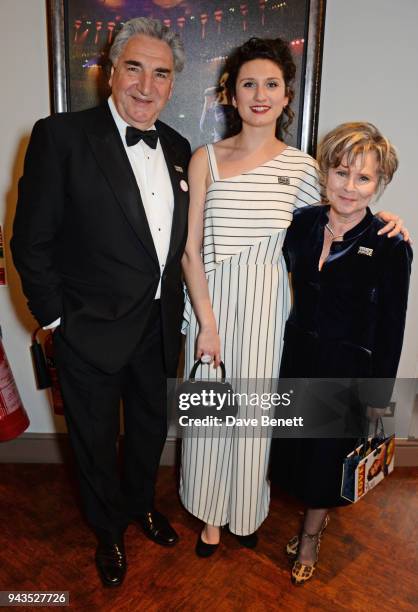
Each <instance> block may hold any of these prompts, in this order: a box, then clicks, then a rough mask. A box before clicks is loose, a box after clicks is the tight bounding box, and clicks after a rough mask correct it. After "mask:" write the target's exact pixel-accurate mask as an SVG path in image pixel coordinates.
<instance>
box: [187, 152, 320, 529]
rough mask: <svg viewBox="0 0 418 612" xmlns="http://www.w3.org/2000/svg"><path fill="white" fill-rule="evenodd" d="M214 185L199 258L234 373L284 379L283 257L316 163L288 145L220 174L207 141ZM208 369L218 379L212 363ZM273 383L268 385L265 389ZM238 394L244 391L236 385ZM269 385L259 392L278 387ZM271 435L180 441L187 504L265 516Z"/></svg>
mask: <svg viewBox="0 0 418 612" xmlns="http://www.w3.org/2000/svg"><path fill="white" fill-rule="evenodd" d="M207 153H208V160H209V166H210V172H211V178H212V184H211V185H210V187H209V188H208V191H207V195H206V202H205V213H204V238H203V250H202V256H203V261H204V265H205V271H206V275H207V279H208V286H209V294H210V296H211V300H212V306H213V311H214V314H215V317H216V320H217V324H218V330H219V335H220V338H221V343H222V348H221V355H222V359H223V361H224V363H225V367H226V371H227V375H228V378H231V379H233V380H234V383H235V386H237V385H238V387H239V381H241V380H242V384H243V385H244V384H245V382H244V381H246V380H247V379H253V380H254V379H260V380H266V381H268V380H270V379H272V380H277V376H278V371H279V364H280V357H281V352H282V338H283V329H284V324H285V322H286V319H287V316H288V313H289V309H290V293H289V287H288V281H287V271H286V266H285V263H284V259H283V255H282V244H283V240H284V237H285V232H286V228H287V227H288V226H289V225H290V223H291V221H292V217H293V211H294V209H295V207H300V206H305V205H306V204H315V203H317V202H318V201H319V199H320V195H319V185H318V178H317V172H316V163H315V161H314V160H313V159H312V158H311V157H310V156H309V155H307V154H305V153H302V152H301V151H299V150H297V149H294V148H293V147H287V148H286V149H285V150H284V151H283V152H282V153H281V154H280V155H278V156H277V157H275V158H274V159H272V160H270V161H269V162H267V163H265V164H263V165H261V166H259V167H258V168H256V169H254V170H253V171H251V172H246V173H244V174H241V175H239V176H234V177H231V178H227V179H220V178H219V173H218V169H217V165H216V158H215V154H214V150H213V147H212V145H208V146H207ZM185 319H186V321H187V322H188V326H187V339H186V361H185V374H186V376H187V375H188V373H189V372H190V369H191V367H192V365H193V363H194V351H195V341H196V337H197V334H198V331H199V327H198V323H197V320H196V317H195V315H194V313H193V311H192V308H191V305H190V301H189V300H188V299H187V303H186V308H185ZM207 375H208V376H210V377H214V376H216V375H217V374H216V372H215V371H214V370H213V369H212V368H207ZM266 387H269V388H266ZM235 390H236V391H240V389H239V388H238V389H237V388H236V389H235ZM271 390H272V389H271V385H269V384H268V382H266V383H263V389H260V391H261V392H268V391H271ZM270 442H271V440H270V439H269V438H267V437H264V438H259V437H254V436H252V435H251V433H249V434H248V436H247V437H245V436H243V435H242V433H241V435H240V436H238V435H237V432H236V431H234V430H231V429H230V430H229V435H225V431H218V432H216V431H215V434H214V435H209V432H208V435H207V436H206V438H202V437H199V438H197V437H196V438H193V437H186V438H184V439H183V450H182V469H181V483H180V496H181V499H182V501H183V503H184V505H185V507H186V508H187V509H188V510H189V511H190V512H191V513H192V514H194V515H195V516H197V517H198V518H200V519H201V520H202V521H204V522H206V523H209V524H211V525H224V524H226V523H229V526H230V529H231V531H233V532H234V533H237V534H238V535H246V534H249V533H252V532H253V531H255V530H256V529H257V528H258V527H259V525H260V524H261V523H262V522H263V521H264V519H265V518H266V516H267V513H268V508H269V500H270V490H269V485H268V482H267V478H266V474H267V467H268V457H269V452H270Z"/></svg>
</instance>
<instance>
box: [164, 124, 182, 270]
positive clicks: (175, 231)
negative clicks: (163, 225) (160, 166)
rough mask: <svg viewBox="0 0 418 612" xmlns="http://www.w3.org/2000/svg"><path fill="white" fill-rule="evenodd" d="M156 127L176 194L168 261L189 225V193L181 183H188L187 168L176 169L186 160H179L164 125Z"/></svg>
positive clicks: (174, 194)
mask: <svg viewBox="0 0 418 612" xmlns="http://www.w3.org/2000/svg"><path fill="white" fill-rule="evenodd" d="M156 128H157V130H158V136H159V138H160V142H161V148H162V150H163V153H164V157H165V161H166V164H167V168H168V172H169V175H170V180H171V185H172V188H173V196H174V210H173V222H172V225H171V236H170V246H169V250H168V255H167V261H169V260H170V259H171V258H172V257H174V255H175V253H176V251H177V248H178V246H179V245H180V243H181V241H182V239H183V236H184V231H185V228H186V225H187V211H188V200H189V194H188V192H187V191H184V190H183V189H182V188H181V185H180V183H181V182H182V185H187V168H183V172H180V171H179V170H177V169H176V165H178V164H179V163H183V164H184V162H179V159H178V155H177V154H176V151H175V149H174V147H173V145H172V143H171V142H170V141H169V139H168V138H167V136H166V134H165V132H164V127H163V125H162V124H161V123H160V122H158V121H157V123H156ZM177 167H179V166H177Z"/></svg>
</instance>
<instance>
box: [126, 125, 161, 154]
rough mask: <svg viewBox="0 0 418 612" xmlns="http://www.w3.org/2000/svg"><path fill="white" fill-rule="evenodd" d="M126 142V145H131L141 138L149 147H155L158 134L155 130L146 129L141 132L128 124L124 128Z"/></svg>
mask: <svg viewBox="0 0 418 612" xmlns="http://www.w3.org/2000/svg"><path fill="white" fill-rule="evenodd" d="M125 138H126V144H127V145H128V147H133V146H134V145H136V144H137V143H138V142H139V141H140V140H143V141H144V142H145V143H146V144H147V145H148V146H149V147H151V149H156V148H157V142H158V134H157V130H147V131H145V132H143V131H142V130H138V129H137V128H135V127H132V126H130V125H128V127H127V128H126V135H125Z"/></svg>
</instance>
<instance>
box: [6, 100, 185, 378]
mask: <svg viewBox="0 0 418 612" xmlns="http://www.w3.org/2000/svg"><path fill="white" fill-rule="evenodd" d="M156 128H157V131H158V134H159V137H160V141H161V146H162V149H163V152H164V156H165V159H166V162H167V167H168V171H169V174H170V178H171V183H172V187H173V193H174V212H173V223H172V231H171V239H170V247H169V253H168V257H167V261H166V266H165V271H164V274H163V276H162V287H161V308H162V325H163V337H164V352H165V360H166V365H167V369H168V371H172V370H173V368H175V364H176V362H177V358H178V352H179V343H180V324H181V318H182V310H183V289H182V281H181V267H180V260H181V256H182V254H183V250H184V246H185V241H186V235H187V213H188V193H187V191H184V190H183V189H182V188H181V186H180V181H182V180H183V181H185V180H186V179H187V166H188V163H189V159H190V145H189V143H188V142H187V140H185V139H184V138H183V137H182V136H180V135H179V134H178V133H177V132H175V131H174V130H173V129H172V128H170V127H169V126H168V125H166V124H164V123H162V122H160V121H157V122H156ZM182 186H183V187H184V186H185V183H182ZM11 248H12V253H13V258H14V262H15V265H16V268H17V270H18V272H19V273H20V276H21V279H22V285H23V290H24V292H25V295H26V296H27V298H28V305H29V308H30V310H31V312H32V313H33V315H34V316H35V318H36V319H37V320H38V321H39V323H40V324H41V325H47V324H49V323H52V322H53V321H54V320H55V319H57V318H58V317H61V333H62V335H63V337H64V339H65V340H66V341H67V342H68V344H69V345H70V346H71V348H72V349H73V350H74V351H76V352H77V353H78V354H79V356H81V357H82V358H83V359H84V360H85V361H87V362H88V363H90V364H91V365H93V366H95V367H97V368H99V369H100V370H102V371H104V372H109V373H110V372H116V371H117V370H119V369H120V368H121V367H122V366H123V365H124V364H126V363H127V361H128V359H129V357H130V355H131V354H132V352H133V350H134V348H135V346H136V345H137V343H138V342H139V341H140V339H141V335H142V332H143V329H144V326H145V324H146V322H147V317H148V314H149V312H150V310H151V306H152V303H153V300H154V296H155V292H156V290H157V286H158V283H159V279H160V269H159V263H158V258H157V254H156V251H155V248H154V243H153V240H152V237H151V232H150V229H149V226H148V222H147V218H146V215H145V210H144V207H143V204H142V201H141V194H140V192H139V189H138V185H137V182H136V180H135V176H134V174H133V171H132V168H131V165H130V163H129V160H128V157H127V155H126V152H125V149H124V147H123V143H122V141H121V138H120V135H119V132H118V130H117V127H116V124H115V122H114V120H113V118H112V115H111V113H110V109H109V107H108V105H107V104H105V105H103V106H100V107H97V108H93V109H90V110H86V111H81V112H77V113H65V114H59V115H53V116H51V117H48V118H47V119H42V120H40V121H38V122H37V123H36V124H35V126H34V129H33V132H32V136H31V139H30V143H29V147H28V151H27V154H26V159H25V166H24V174H23V177H22V178H21V180H20V182H19V198H18V205H17V211H16V217H15V223H14V233H13V238H12V242H11Z"/></svg>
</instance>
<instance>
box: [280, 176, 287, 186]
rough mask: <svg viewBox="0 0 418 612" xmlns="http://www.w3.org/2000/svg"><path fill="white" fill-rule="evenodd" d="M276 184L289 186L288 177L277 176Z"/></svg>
mask: <svg viewBox="0 0 418 612" xmlns="http://www.w3.org/2000/svg"><path fill="white" fill-rule="evenodd" d="M277 182H278V183H279V185H290V178H289V177H288V176H278V177H277Z"/></svg>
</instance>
